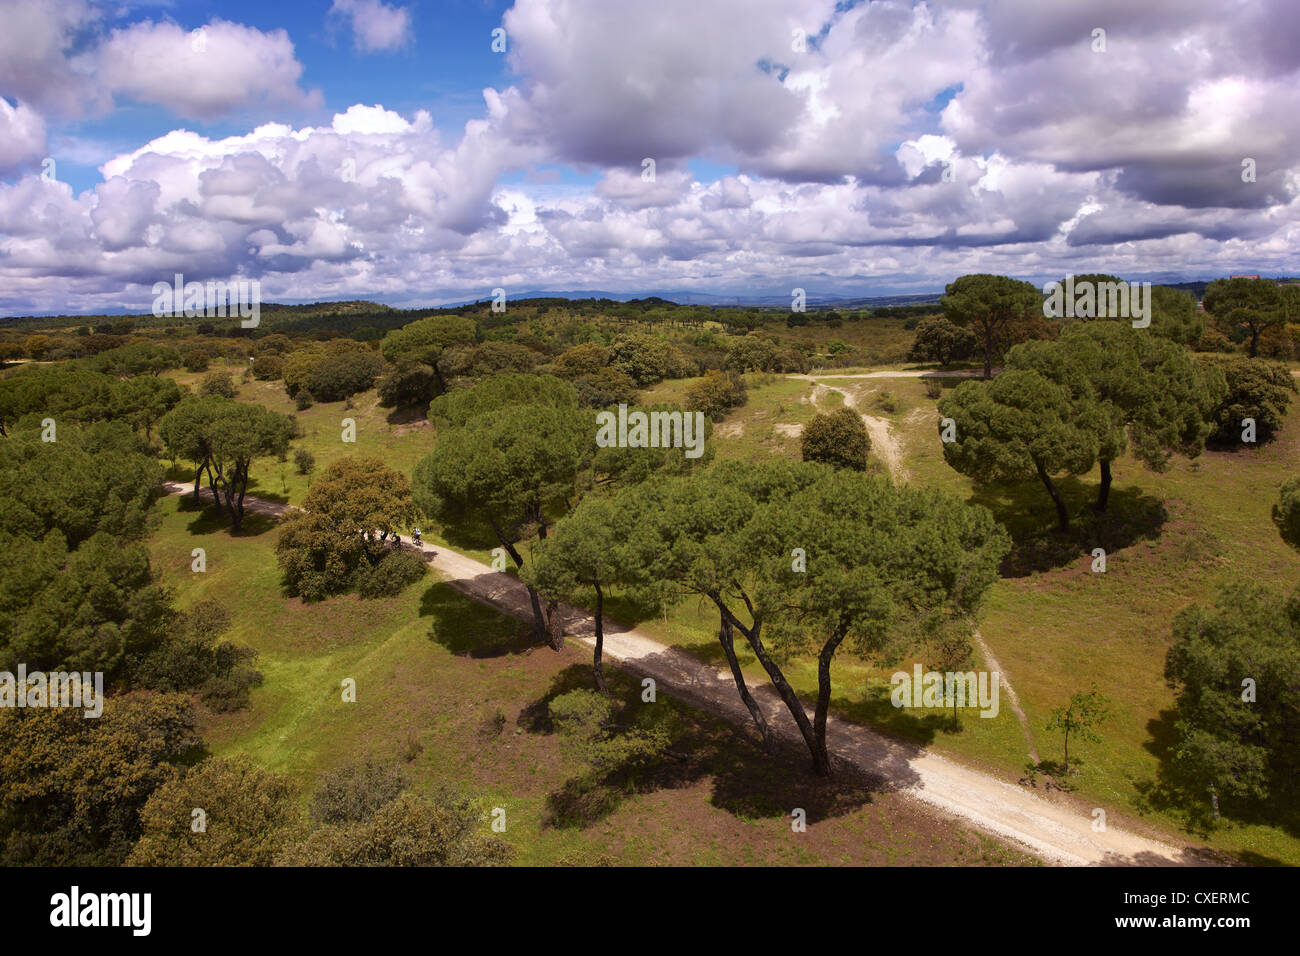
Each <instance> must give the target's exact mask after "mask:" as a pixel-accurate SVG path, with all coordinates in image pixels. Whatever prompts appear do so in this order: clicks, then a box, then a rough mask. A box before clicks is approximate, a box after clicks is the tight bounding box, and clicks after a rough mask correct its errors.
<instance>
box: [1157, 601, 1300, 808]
mask: <svg viewBox="0 0 1300 956" xmlns="http://www.w3.org/2000/svg"><path fill="white" fill-rule="evenodd" d="M1173 637H1174V642H1173V644H1172V646H1171V647H1170V648H1169V651H1168V653H1167V654H1166V656H1165V678H1166V680H1167V681H1168V682H1169V685H1170V686H1171V687H1172V688H1174V691H1175V695H1176V696H1175V713H1176V721H1175V730H1176V732H1177V743H1176V744H1175V745H1174V747H1173V752H1172V761H1171V762H1172V769H1173V779H1174V781H1175V782H1176V783H1177V784H1178V785H1179V786H1180V787H1181V788H1182V789H1183V790H1184V792H1185V793H1187V794H1188V795H1193V794H1194V795H1196V796H1198V797H1202V798H1203V795H1204V794H1205V793H1206V791H1207V790H1209V792H1210V794H1211V798H1212V799H1213V800H1214V801H1215V802H1216V804H1217V800H1218V798H1219V797H1220V796H1221V797H1223V798H1225V799H1227V800H1230V801H1236V802H1237V803H1238V805H1242V804H1246V803H1251V802H1262V801H1269V800H1273V801H1276V802H1277V805H1278V806H1292V807H1293V806H1294V805H1295V803H1294V801H1295V798H1296V795H1297V790H1300V787H1298V786H1297V780H1300V746H1297V743H1298V742H1300V712H1297V710H1296V706H1295V683H1296V675H1297V674H1300V590H1297V591H1294V592H1292V594H1291V595H1290V596H1289V597H1284V596H1282V595H1280V594H1277V593H1276V592H1273V591H1270V590H1268V589H1267V588H1263V587H1260V586H1259V585H1256V584H1254V583H1253V582H1248V581H1241V582H1237V583H1234V584H1231V585H1228V586H1226V587H1224V588H1223V589H1222V590H1221V591H1220V593H1219V595H1218V599H1217V601H1216V602H1215V606H1214V608H1213V609H1206V608H1202V607H1200V606H1199V605H1192V606H1191V607H1188V608H1185V609H1184V610H1182V611H1181V612H1179V614H1178V616H1177V617H1175V618H1174V624H1173Z"/></svg>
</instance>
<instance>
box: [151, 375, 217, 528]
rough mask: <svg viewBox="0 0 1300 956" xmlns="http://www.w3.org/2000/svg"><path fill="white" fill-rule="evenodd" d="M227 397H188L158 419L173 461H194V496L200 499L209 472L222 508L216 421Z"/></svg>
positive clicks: (210, 481) (165, 445)
mask: <svg viewBox="0 0 1300 956" xmlns="http://www.w3.org/2000/svg"><path fill="white" fill-rule="evenodd" d="M226 401H227V400H226V399H222V398H216V397H211V396H210V397H207V398H193V397H191V398H186V399H185V400H184V401H182V402H181V403H180V404H178V405H177V406H176V407H175V408H173V409H172V410H171V411H170V412H168V413H167V414H166V415H164V416H163V419H162V421H161V422H159V423H158V436H159V437H160V438H161V439H162V443H163V448H164V449H165V450H166V451H167V453H168V454H169V455H171V457H172V461H173V462H175V461H177V460H182V461H188V462H190V463H191V464H192V465H194V500H195V501H198V500H199V489H200V488H201V487H202V480H203V475H204V473H205V472H206V473H207V474H208V480H209V483H210V484H211V486H212V496H213V499H214V500H215V503H216V505H217V508H218V509H220V507H221V498H220V497H219V496H218V495H217V485H216V474H215V472H214V471H213V467H212V439H213V422H214V421H215V420H216V418H217V416H218V415H219V414H220V413H221V411H222V409H223V408H224V403H225V402H226Z"/></svg>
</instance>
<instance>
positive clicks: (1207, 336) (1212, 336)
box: [1196, 328, 1234, 352]
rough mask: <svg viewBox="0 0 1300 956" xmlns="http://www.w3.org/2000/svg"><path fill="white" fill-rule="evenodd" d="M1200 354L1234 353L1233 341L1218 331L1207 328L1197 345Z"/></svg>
mask: <svg viewBox="0 0 1300 956" xmlns="http://www.w3.org/2000/svg"><path fill="white" fill-rule="evenodd" d="M1196 351H1198V352H1232V351H1234V349H1233V347H1232V341H1231V340H1230V339H1229V338H1228V337H1227V336H1226V335H1224V334H1223V333H1222V332H1220V331H1219V330H1218V329H1213V328H1206V329H1205V331H1203V332H1202V333H1201V337H1200V339H1199V340H1198V341H1197V343H1196Z"/></svg>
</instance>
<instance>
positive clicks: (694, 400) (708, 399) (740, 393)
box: [685, 369, 749, 422]
mask: <svg viewBox="0 0 1300 956" xmlns="http://www.w3.org/2000/svg"><path fill="white" fill-rule="evenodd" d="M748 399H749V392H748V390H747V389H746V388H745V380H744V379H743V378H742V377H741V376H739V375H736V374H734V373H723V372H719V371H716V370H713V369H710V370H709V371H707V372H705V373H704V377H703V378H701V379H700V380H699V381H697V382H693V383H691V385H690V387H689V388H687V390H686V402H685V404H686V408H687V410H688V411H692V412H703V413H704V414H705V416H706V417H707V418H708V419H709V420H710V421H714V422H716V421H721V420H722V417H723V416H724V415H725V414H726V413H727V411H728V410H729V409H732V408H738V407H740V406H741V405H744V404H745V402H746V401H748Z"/></svg>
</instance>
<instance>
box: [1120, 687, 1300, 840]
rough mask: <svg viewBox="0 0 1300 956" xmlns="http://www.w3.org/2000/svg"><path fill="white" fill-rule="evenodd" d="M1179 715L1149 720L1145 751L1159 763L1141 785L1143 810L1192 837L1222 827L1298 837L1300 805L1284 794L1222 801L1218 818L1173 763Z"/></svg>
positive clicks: (1205, 797)
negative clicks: (1172, 821) (1164, 816)
mask: <svg viewBox="0 0 1300 956" xmlns="http://www.w3.org/2000/svg"><path fill="white" fill-rule="evenodd" d="M1177 721H1178V713H1177V711H1175V710H1173V709H1167V710H1162V711H1160V712H1159V713H1158V714H1157V715H1156V716H1155V717H1153V718H1151V720H1149V721H1147V733H1148V737H1147V740H1146V742H1145V743H1143V745H1142V746H1143V749H1145V750H1146V751H1147V752H1148V753H1150V754H1152V755H1153V756H1155V757H1156V759H1157V760H1159V761H1160V763H1159V765H1158V769H1157V770H1156V775H1155V777H1154V778H1150V779H1147V780H1141V781H1138V782H1137V783H1136V784H1135V787H1136V789H1137V791H1138V794H1139V800H1140V803H1139V807H1140V808H1149V809H1151V810H1155V811H1159V812H1163V813H1168V814H1171V815H1173V816H1175V817H1176V818H1177V819H1178V820H1179V822H1180V823H1181V824H1182V826H1183V827H1185V828H1186V829H1187V830H1188V831H1189V832H1191V833H1193V834H1195V835H1197V836H1199V837H1201V838H1206V837H1208V836H1209V835H1210V833H1211V832H1213V831H1214V830H1215V829H1217V828H1219V827H1222V826H1224V825H1228V826H1232V825H1234V824H1239V825H1254V826H1265V827H1276V828H1278V829H1280V830H1282V831H1283V832H1284V833H1286V834H1287V835H1288V836H1291V837H1300V806H1296V805H1295V803H1294V801H1293V800H1291V799H1288V798H1287V796H1285V795H1282V796H1278V797H1275V798H1273V799H1270V800H1264V801H1238V800H1230V799H1227V798H1223V799H1221V800H1220V806H1219V813H1220V819H1219V820H1218V821H1216V820H1215V819H1214V810H1213V803H1212V802H1211V800H1210V796H1209V792H1208V790H1207V789H1200V790H1199V792H1197V788H1196V787H1195V786H1194V785H1192V784H1190V783H1189V782H1188V781H1187V780H1184V779H1182V777H1181V775H1180V774H1179V772H1178V767H1177V766H1176V765H1175V764H1174V760H1173V757H1174V753H1175V751H1176V750H1177V747H1178V728H1177ZM1236 855H1237V857H1238V858H1240V859H1241V860H1242V861H1244V862H1246V863H1251V864H1252V865H1258V866H1285V865H1287V864H1286V863H1285V861H1283V860H1280V859H1277V858H1274V857H1270V856H1266V855H1265V854H1262V853H1257V852H1255V851H1238V852H1237V854H1236Z"/></svg>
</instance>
